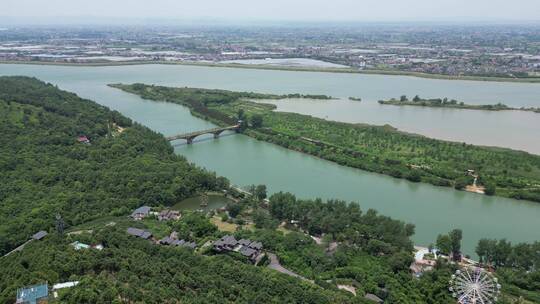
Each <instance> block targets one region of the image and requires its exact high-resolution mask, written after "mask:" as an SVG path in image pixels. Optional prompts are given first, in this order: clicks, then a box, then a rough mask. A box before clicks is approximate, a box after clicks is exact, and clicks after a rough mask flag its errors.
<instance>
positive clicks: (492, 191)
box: [484, 183, 496, 195]
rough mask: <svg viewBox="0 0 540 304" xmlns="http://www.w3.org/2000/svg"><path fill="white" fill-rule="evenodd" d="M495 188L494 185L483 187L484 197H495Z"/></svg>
mask: <svg viewBox="0 0 540 304" xmlns="http://www.w3.org/2000/svg"><path fill="white" fill-rule="evenodd" d="M495 191H496V187H495V185H493V184H491V183H489V184H486V185H485V189H484V193H485V194H486V195H495Z"/></svg>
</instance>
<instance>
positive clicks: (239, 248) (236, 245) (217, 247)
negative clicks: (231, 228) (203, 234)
mask: <svg viewBox="0 0 540 304" xmlns="http://www.w3.org/2000/svg"><path fill="white" fill-rule="evenodd" d="M262 249H263V245H262V243H261V242H256V241H251V240H247V239H241V240H236V238H235V237H234V236H232V235H226V236H224V237H222V238H221V239H219V240H217V241H215V242H214V251H216V252H220V253H221V252H238V253H239V254H241V255H242V256H244V257H246V258H248V259H249V260H251V261H252V262H255V261H257V259H258V258H259V256H261V253H262Z"/></svg>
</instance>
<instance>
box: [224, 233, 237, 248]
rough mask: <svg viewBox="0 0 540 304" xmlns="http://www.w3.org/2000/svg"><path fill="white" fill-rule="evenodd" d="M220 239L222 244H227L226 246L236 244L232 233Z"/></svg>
mask: <svg viewBox="0 0 540 304" xmlns="http://www.w3.org/2000/svg"><path fill="white" fill-rule="evenodd" d="M221 241H222V242H223V244H224V245H228V246H236V245H237V244H238V241H237V240H236V239H235V238H234V236H232V235H226V236H224V237H222V238H221Z"/></svg>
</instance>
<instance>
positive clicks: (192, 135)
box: [166, 124, 240, 145]
mask: <svg viewBox="0 0 540 304" xmlns="http://www.w3.org/2000/svg"><path fill="white" fill-rule="evenodd" d="M239 128H240V124H237V125H234V126H229V127H223V128H214V129H208V130H202V131H196V132H190V133H184V134H178V135H173V136H169V137H166V139H167V140H168V141H173V140H177V139H185V140H186V141H187V143H188V145H191V144H192V143H193V140H194V139H195V137H197V136H200V135H203V134H214V138H218V137H219V135H220V134H221V133H223V132H224V131H228V130H238V129H239Z"/></svg>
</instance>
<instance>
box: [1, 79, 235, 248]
mask: <svg viewBox="0 0 540 304" xmlns="http://www.w3.org/2000/svg"><path fill="white" fill-rule="evenodd" d="M118 127H120V128H124V131H123V132H121V133H120V132H118V131H117V130H118ZM0 130H2V132H1V133H2V136H0V201H1V202H2V203H1V205H0V223H1V225H0V254H2V255H3V254H4V253H6V252H7V251H8V250H10V249H13V248H14V247H15V246H17V245H19V244H20V243H22V242H23V241H24V240H26V239H28V237H29V236H30V235H32V234H33V233H35V232H37V231H38V230H42V229H48V228H50V227H52V226H53V225H54V221H53V219H54V218H55V215H56V214H57V213H60V214H61V215H62V217H63V218H64V220H65V222H66V224H67V226H71V225H77V224H80V223H83V222H86V221H89V220H92V219H95V218H98V217H101V216H104V215H119V214H126V213H127V212H128V211H129V210H131V209H133V208H135V207H138V206H140V205H143V204H147V205H160V204H162V205H172V204H174V203H176V202H178V201H179V200H181V199H183V198H187V197H190V196H192V195H193V194H194V193H195V192H196V191H198V190H199V189H220V188H221V187H222V186H223V185H224V184H226V181H224V180H223V179H222V178H219V179H218V178H216V176H215V174H213V173H209V172H206V171H204V170H201V169H199V168H196V167H194V166H192V165H190V164H188V163H187V162H186V160H185V159H184V158H183V157H181V156H177V155H175V154H174V153H173V149H172V147H171V146H170V145H169V144H168V142H167V141H166V140H165V139H164V138H163V137H162V136H161V135H159V134H157V133H154V132H152V131H150V130H149V129H147V128H145V127H142V126H140V125H137V124H135V123H132V122H131V121H130V120H129V119H127V118H125V117H123V116H122V115H120V114H119V113H117V112H114V111H110V110H108V109H106V108H105V107H102V106H100V105H98V104H96V103H94V102H91V101H88V100H83V99H80V98H78V97H77V96H76V95H74V94H72V93H68V92H65V91H60V90H58V89H57V88H55V87H54V86H53V85H50V84H44V83H42V82H40V81H38V80H36V79H30V78H22V77H2V78H0ZM81 135H84V136H87V138H88V139H89V140H90V142H91V144H89V145H88V144H83V143H79V142H77V138H78V136H81Z"/></svg>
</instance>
